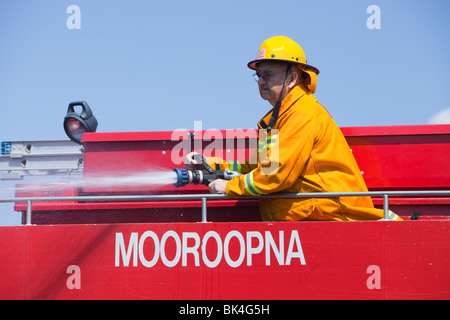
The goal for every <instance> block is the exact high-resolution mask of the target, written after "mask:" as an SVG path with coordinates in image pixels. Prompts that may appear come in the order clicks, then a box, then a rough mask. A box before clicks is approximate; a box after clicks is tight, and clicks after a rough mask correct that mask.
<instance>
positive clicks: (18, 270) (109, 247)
mask: <svg viewBox="0 0 450 320" xmlns="http://www.w3.org/2000/svg"><path fill="white" fill-rule="evenodd" d="M280 237H281V238H280ZM449 238H450V229H449V228H448V222H445V221H403V222H292V223H283V222H277V223H262V222H258V223H188V224H186V223H175V224H170V223H168V224H117V225H107V224H104V225H66V226H20V227H4V228H2V232H1V233H0V241H2V243H8V244H9V245H8V248H7V250H1V251H0V260H1V261H2V264H0V298H1V299H5V298H7V299H22V298H26V299H195V300H200V299H257V300H259V299H283V300H289V299H449V298H450V273H449V272H448V266H449V265H450V242H449V241H448V239H449ZM155 243H156V247H157V248H158V250H157V252H156V254H155Z"/></svg>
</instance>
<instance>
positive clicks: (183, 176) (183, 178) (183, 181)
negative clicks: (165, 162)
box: [173, 168, 189, 188]
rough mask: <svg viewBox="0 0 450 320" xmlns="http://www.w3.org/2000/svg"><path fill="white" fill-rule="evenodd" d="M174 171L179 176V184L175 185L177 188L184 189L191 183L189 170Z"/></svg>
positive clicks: (177, 169)
mask: <svg viewBox="0 0 450 320" xmlns="http://www.w3.org/2000/svg"><path fill="white" fill-rule="evenodd" d="M173 171H174V172H175V173H176V174H177V182H175V183H174V184H173V185H174V186H175V187H177V188H178V187H182V186H185V185H187V184H188V183H189V174H188V172H187V170H185V169H180V168H175V169H173Z"/></svg>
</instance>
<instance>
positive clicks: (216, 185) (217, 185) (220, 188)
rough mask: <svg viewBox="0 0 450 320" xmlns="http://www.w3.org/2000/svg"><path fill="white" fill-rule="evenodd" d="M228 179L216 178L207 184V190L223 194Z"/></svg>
mask: <svg viewBox="0 0 450 320" xmlns="http://www.w3.org/2000/svg"><path fill="white" fill-rule="evenodd" d="M227 183H228V180H223V179H216V180H214V181H213V182H211V183H210V184H209V186H208V187H209V191H210V192H211V193H217V194H223V193H225V188H226V187H227Z"/></svg>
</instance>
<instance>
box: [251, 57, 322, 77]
mask: <svg viewBox="0 0 450 320" xmlns="http://www.w3.org/2000/svg"><path fill="white" fill-rule="evenodd" d="M263 61H268V62H271V61H272V62H274V61H275V62H283V63H293V64H297V65H299V66H300V68H301V69H304V70H310V71H313V72H314V73H315V74H319V72H320V71H319V69H317V68H316V67H313V66H312V65H309V64H306V63H301V62H296V61H288V60H284V59H257V60H253V61H250V62H249V63H248V64H247V66H248V67H249V68H250V69H252V70H258V64H259V63H261V62H263Z"/></svg>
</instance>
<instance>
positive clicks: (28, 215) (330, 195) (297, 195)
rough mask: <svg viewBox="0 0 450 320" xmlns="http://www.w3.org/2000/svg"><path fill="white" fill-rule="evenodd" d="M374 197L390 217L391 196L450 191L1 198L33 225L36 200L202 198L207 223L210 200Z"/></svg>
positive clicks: (441, 195)
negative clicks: (19, 207) (20, 206)
mask: <svg viewBox="0 0 450 320" xmlns="http://www.w3.org/2000/svg"><path fill="white" fill-rule="evenodd" d="M366 196H370V197H375V198H377V197H378V198H379V197H382V198H383V212H384V214H383V218H384V219H388V217H389V197H406V198H412V197H429V196H438V197H445V196H450V190H426V191H369V192H313V193H276V194H266V195H260V196H241V197H235V198H232V199H231V198H229V197H228V196H227V195H225V194H167V195H113V196H64V197H15V198H3V199H2V198H0V203H8V202H26V204H27V205H26V225H31V213H32V203H33V202H48V201H84V202H93V201H109V202H120V201H125V202H133V201H170V200H201V201H202V220H201V222H207V219H208V216H207V200H226V199H230V200H235V199H252V198H253V199H259V198H333V197H366Z"/></svg>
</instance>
